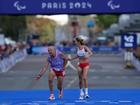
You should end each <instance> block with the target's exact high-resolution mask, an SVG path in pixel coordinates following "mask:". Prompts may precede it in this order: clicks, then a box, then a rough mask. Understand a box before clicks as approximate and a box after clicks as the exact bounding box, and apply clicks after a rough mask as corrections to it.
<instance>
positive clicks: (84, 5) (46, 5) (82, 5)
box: [42, 2, 92, 9]
mask: <svg viewBox="0 0 140 105" xmlns="http://www.w3.org/2000/svg"><path fill="white" fill-rule="evenodd" d="M90 8H92V4H91V3H90V2H76V3H74V2H69V3H67V2H61V3H60V2H59V3H58V2H42V9H90Z"/></svg>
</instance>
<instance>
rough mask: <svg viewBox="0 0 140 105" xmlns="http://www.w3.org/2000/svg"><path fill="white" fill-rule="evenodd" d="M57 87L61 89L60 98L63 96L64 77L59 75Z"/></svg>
mask: <svg viewBox="0 0 140 105" xmlns="http://www.w3.org/2000/svg"><path fill="white" fill-rule="evenodd" d="M57 88H58V90H59V98H61V97H62V89H63V77H62V76H59V77H57Z"/></svg>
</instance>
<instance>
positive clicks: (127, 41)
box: [124, 35, 134, 47]
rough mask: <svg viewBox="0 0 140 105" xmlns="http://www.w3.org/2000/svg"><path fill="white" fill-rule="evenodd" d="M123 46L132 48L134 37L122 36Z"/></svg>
mask: <svg viewBox="0 0 140 105" xmlns="http://www.w3.org/2000/svg"><path fill="white" fill-rule="evenodd" d="M124 41H125V42H124V46H125V47H133V43H134V36H127V35H125V36H124Z"/></svg>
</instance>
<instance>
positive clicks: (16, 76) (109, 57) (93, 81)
mask: <svg viewBox="0 0 140 105" xmlns="http://www.w3.org/2000/svg"><path fill="white" fill-rule="evenodd" d="M45 60H46V55H36V56H35V55H30V56H27V57H26V58H25V59H24V60H23V61H22V62H19V63H17V64H16V65H15V66H14V67H13V68H12V69H11V70H9V71H8V72H6V73H0V90H34V89H48V82H47V78H48V71H47V72H46V74H45V75H44V76H43V77H42V78H41V79H40V80H39V81H35V80H34V78H35V76H36V75H37V74H38V73H39V71H40V69H41V68H42V66H43V65H44V63H45ZM90 60H91V68H90V70H89V73H88V80H89V88H96V89H110V88H115V89H116V88H117V89H118V88H124V89H125V88H140V72H138V71H137V70H135V69H125V64H124V61H123V57H122V55H119V54H117V55H115V54H95V55H94V56H93V57H92V58H91V59H90ZM71 63H72V64H73V65H74V66H76V61H74V62H71ZM54 85H56V80H55V82H54ZM63 85H64V88H67V89H75V88H78V75H77V71H76V70H73V69H71V68H70V67H68V68H67V72H66V77H65V80H64V84H63ZM55 87H56V86H55Z"/></svg>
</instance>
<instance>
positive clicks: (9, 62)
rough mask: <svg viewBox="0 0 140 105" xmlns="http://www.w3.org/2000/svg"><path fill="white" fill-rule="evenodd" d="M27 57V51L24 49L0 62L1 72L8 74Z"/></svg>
mask: <svg viewBox="0 0 140 105" xmlns="http://www.w3.org/2000/svg"><path fill="white" fill-rule="evenodd" d="M26 56H27V52H26V49H22V50H19V51H16V52H14V53H13V54H11V55H10V56H9V57H6V58H4V59H3V60H1V61H0V72H7V71H8V70H10V69H11V68H12V67H13V66H14V65H15V64H16V63H17V62H20V61H22V60H23V59H24V58H25V57H26Z"/></svg>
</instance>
